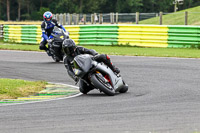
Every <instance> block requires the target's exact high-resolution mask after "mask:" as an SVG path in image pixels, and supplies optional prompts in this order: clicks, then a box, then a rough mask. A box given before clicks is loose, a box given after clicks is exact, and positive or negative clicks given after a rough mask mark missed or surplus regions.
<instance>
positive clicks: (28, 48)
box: [0, 41, 41, 51]
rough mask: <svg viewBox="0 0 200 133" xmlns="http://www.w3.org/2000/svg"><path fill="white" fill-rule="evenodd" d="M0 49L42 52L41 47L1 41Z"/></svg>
mask: <svg viewBox="0 0 200 133" xmlns="http://www.w3.org/2000/svg"><path fill="white" fill-rule="evenodd" d="M0 49H3V50H23V51H41V50H39V45H28V44H10V43H4V42H2V41H0Z"/></svg>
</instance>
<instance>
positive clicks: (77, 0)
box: [0, 0, 200, 21]
mask: <svg viewBox="0 0 200 133" xmlns="http://www.w3.org/2000/svg"><path fill="white" fill-rule="evenodd" d="M173 1H174V0H0V20H8V21H9V20H14V21H16V20H17V21H20V20H42V15H43V13H44V12H45V11H51V12H52V13H54V14H56V13H84V14H87V13H95V12H96V13H110V12H118V13H135V12H143V13H152V12H160V11H162V12H173V11H174V6H173ZM198 5H200V1H199V0H184V4H183V5H180V6H179V10H182V9H187V8H191V7H195V6H198Z"/></svg>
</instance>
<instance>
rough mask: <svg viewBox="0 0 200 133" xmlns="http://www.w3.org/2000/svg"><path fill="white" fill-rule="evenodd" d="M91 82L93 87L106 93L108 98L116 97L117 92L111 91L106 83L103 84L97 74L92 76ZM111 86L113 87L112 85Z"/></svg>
mask: <svg viewBox="0 0 200 133" xmlns="http://www.w3.org/2000/svg"><path fill="white" fill-rule="evenodd" d="M91 82H92V83H93V85H94V86H95V87H96V88H97V89H99V90H100V91H102V92H104V93H105V94H106V95H108V96H114V95H115V90H114V89H113V87H112V89H110V88H109V87H108V85H106V84H105V83H102V82H101V81H100V80H99V79H98V78H97V77H96V75H95V74H93V75H92V76H91ZM110 86H111V85H110Z"/></svg>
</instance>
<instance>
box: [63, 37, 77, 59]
mask: <svg viewBox="0 0 200 133" xmlns="http://www.w3.org/2000/svg"><path fill="white" fill-rule="evenodd" d="M62 48H63V52H64V53H65V54H66V55H73V54H74V51H75V48H76V44H75V42H74V41H73V40H72V39H65V40H64V41H63V44H62Z"/></svg>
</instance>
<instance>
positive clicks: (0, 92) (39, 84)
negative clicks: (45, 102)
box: [0, 78, 47, 100]
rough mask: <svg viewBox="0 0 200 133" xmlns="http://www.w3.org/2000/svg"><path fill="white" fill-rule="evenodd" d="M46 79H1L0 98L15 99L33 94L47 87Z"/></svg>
mask: <svg viewBox="0 0 200 133" xmlns="http://www.w3.org/2000/svg"><path fill="white" fill-rule="evenodd" d="M46 84H47V83H46V82H45V81H25V80H19V79H3V78H1V79H0V100H1V99H15V98H17V97H25V96H29V95H33V94H35V93H37V92H39V91H41V90H43V89H44V88H45V85H46Z"/></svg>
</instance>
